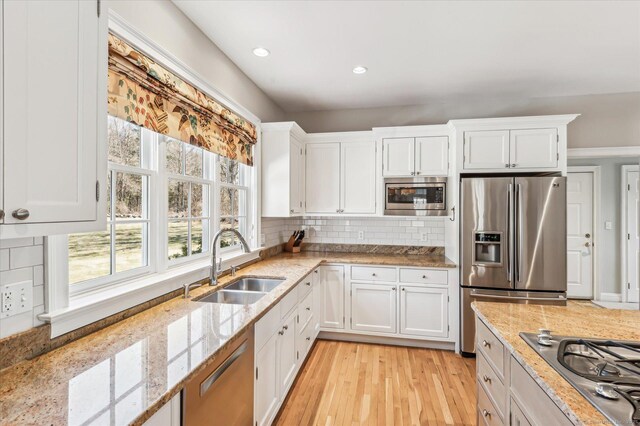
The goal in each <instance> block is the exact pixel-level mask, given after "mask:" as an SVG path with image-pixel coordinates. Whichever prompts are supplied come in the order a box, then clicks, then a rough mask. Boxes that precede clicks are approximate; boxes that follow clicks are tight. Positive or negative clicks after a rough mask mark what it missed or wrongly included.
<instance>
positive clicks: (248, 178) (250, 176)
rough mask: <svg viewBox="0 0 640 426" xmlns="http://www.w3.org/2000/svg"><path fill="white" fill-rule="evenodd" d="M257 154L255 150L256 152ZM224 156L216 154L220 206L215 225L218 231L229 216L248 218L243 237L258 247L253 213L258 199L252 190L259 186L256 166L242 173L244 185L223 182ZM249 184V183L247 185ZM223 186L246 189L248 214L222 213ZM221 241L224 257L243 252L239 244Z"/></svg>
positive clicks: (217, 193)
mask: <svg viewBox="0 0 640 426" xmlns="http://www.w3.org/2000/svg"><path fill="white" fill-rule="evenodd" d="M254 154H255V152H254ZM222 158H223V157H222V156H219V155H218V156H216V167H215V177H216V183H217V185H216V197H217V198H218V199H217V200H216V205H217V206H218V208H217V209H216V221H215V225H216V232H218V231H220V229H221V227H220V222H221V220H222V219H223V218H229V217H231V219H232V220H233V219H234V218H236V217H238V218H240V217H243V218H245V220H246V223H247V225H246V226H247V229H246V231H245V233H246V235H243V237H244V238H245V240H246V241H247V243H248V244H249V247H252V248H253V247H256V246H257V244H256V242H255V241H256V238H255V228H256V226H255V221H254V220H253V214H254V210H253V203H254V200H256V198H257V197H256V196H255V195H254V194H252V191H251V186H250V185H253V186H257V183H256V180H255V176H254V174H255V170H254V169H255V167H248V168H247V169H245V170H244V171H243V172H242V173H243V174H244V177H243V178H242V179H243V180H244V183H245V184H244V185H240V184H234V183H228V182H222V181H221V179H220V168H221V159H222ZM238 180H239V181H242V180H241V179H240V178H238ZM247 184H249V185H247ZM223 188H229V189H236V190H239V191H245V193H246V197H245V203H246V207H245V208H246V214H245V215H244V216H240V215H238V216H233V215H232V216H228V215H224V216H223V215H222V214H221V209H220V205H221V204H220V192H221V190H222V189H223ZM220 241H221V240H219V241H218V253H220V254H221V255H222V257H223V258H224V257H228V256H230V255H232V254H235V253H242V247H241V246H240V245H239V244H236V245H233V246H229V247H220Z"/></svg>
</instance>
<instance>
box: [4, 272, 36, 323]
mask: <svg viewBox="0 0 640 426" xmlns="http://www.w3.org/2000/svg"><path fill="white" fill-rule="evenodd" d="M0 300H2V304H1V306H0V318H6V317H10V316H12V315H17V314H20V313H22V312H27V311H30V310H31V309H33V281H21V282H17V283H14V284H7V285H3V286H2V287H0Z"/></svg>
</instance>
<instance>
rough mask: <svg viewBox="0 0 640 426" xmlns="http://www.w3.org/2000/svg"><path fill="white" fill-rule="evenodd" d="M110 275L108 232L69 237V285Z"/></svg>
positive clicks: (109, 241)
mask: <svg viewBox="0 0 640 426" xmlns="http://www.w3.org/2000/svg"><path fill="white" fill-rule="evenodd" d="M110 273H111V234H110V233H109V231H102V232H87V233H84V234H71V235H69V283H70V284H75V283H79V282H80V281H86V280H90V279H93V278H98V277H103V276H105V275H109V274H110Z"/></svg>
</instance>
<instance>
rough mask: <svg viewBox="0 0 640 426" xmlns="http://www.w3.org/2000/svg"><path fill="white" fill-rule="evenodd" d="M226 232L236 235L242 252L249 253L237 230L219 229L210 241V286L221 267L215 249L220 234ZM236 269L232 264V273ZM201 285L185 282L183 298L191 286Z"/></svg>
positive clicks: (215, 281)
mask: <svg viewBox="0 0 640 426" xmlns="http://www.w3.org/2000/svg"><path fill="white" fill-rule="evenodd" d="M226 233H232V234H234V235H236V236H237V237H238V240H240V244H242V251H243V252H244V253H249V252H250V251H251V249H250V248H249V244H247V241H246V240H245V239H244V237H243V236H242V234H240V233H239V232H238V231H237V230H235V229H233V228H229V229H221V230H219V231H218V233H217V234H216V235H215V237H213V242H212V243H211V274H210V275H209V285H210V286H215V285H217V284H218V270H219V269H220V268H221V267H222V258H220V261H219V262H216V257H217V251H218V240H219V239H220V236H221V235H222V234H226ZM236 269H237V267H236V266H232V273H233V275H235V271H236ZM201 285H202V283H190V284H185V285H184V298H185V299H188V298H189V290H191V288H193V287H199V286H201Z"/></svg>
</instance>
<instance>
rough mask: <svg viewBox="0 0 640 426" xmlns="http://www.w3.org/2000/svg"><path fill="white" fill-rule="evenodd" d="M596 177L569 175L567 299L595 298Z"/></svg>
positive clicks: (582, 174) (584, 174)
mask: <svg viewBox="0 0 640 426" xmlns="http://www.w3.org/2000/svg"><path fill="white" fill-rule="evenodd" d="M592 241H593V173H590V172H579V173H573V172H570V173H567V296H568V297H575V298H584V299H591V298H593V252H592V250H591V243H592Z"/></svg>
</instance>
